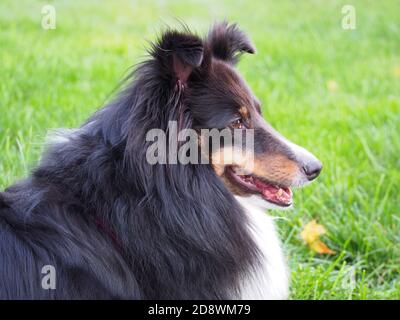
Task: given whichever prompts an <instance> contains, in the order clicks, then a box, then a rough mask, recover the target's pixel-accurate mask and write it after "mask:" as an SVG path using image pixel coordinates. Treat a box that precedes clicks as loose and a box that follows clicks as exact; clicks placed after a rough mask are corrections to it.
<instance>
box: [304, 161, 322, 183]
mask: <svg viewBox="0 0 400 320" xmlns="http://www.w3.org/2000/svg"><path fill="white" fill-rule="evenodd" d="M321 170H322V163H321V162H320V161H318V160H316V159H315V160H313V161H310V162H308V163H307V164H305V165H304V166H303V171H304V173H305V174H306V176H307V179H308V180H309V181H311V180H314V179H315V178H316V177H318V176H319V173H320V172H321Z"/></svg>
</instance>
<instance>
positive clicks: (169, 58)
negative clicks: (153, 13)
mask: <svg viewBox="0 0 400 320" xmlns="http://www.w3.org/2000/svg"><path fill="white" fill-rule="evenodd" d="M203 52H204V45H203V41H202V40H201V39H200V38H199V37H197V36H195V35H193V34H190V33H181V32H178V31H167V32H165V33H164V34H163V35H162V37H161V39H160V40H159V41H158V42H157V44H154V45H153V50H152V55H153V56H154V57H155V58H157V60H158V61H159V62H160V63H161V64H162V66H163V68H166V69H167V70H168V72H169V73H170V75H171V76H172V79H173V81H176V84H178V85H179V86H183V87H184V86H185V85H186V83H187V80H188V78H189V76H190V74H191V73H192V71H193V69H194V68H196V67H199V66H200V65H201V63H202V61H203Z"/></svg>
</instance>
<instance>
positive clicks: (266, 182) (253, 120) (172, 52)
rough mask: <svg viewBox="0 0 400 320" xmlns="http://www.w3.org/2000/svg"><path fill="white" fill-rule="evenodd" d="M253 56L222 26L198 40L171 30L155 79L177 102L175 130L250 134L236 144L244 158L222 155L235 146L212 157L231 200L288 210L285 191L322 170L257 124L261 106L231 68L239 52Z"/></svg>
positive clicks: (239, 35) (159, 48) (243, 40)
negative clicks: (248, 200) (163, 83)
mask: <svg viewBox="0 0 400 320" xmlns="http://www.w3.org/2000/svg"><path fill="white" fill-rule="evenodd" d="M254 52H255V48H254V46H253V44H252V43H251V41H250V40H249V38H248V37H247V36H246V35H245V34H244V33H243V32H242V31H240V30H239V29H238V28H237V27H236V26H235V25H228V24H227V23H222V24H217V25H215V26H214V27H213V28H212V29H211V31H210V32H209V34H208V36H207V37H206V38H205V39H204V40H203V39H200V38H198V37H197V36H194V35H192V34H190V33H186V32H185V33H180V32H172V31H169V32H167V33H165V34H164V36H163V37H162V38H161V40H160V42H159V43H158V44H157V45H155V46H154V52H153V56H154V57H155V58H156V59H157V61H158V62H159V63H161V65H160V70H161V71H160V74H162V76H163V77H164V78H165V81H167V82H168V83H169V85H170V88H171V90H172V91H173V92H174V94H175V95H179V97H180V98H179V99H180V102H179V108H178V109H179V110H178V111H177V113H178V114H177V119H178V123H180V125H179V126H180V127H182V126H183V127H190V128H194V129H196V130H201V129H218V130H223V129H227V130H230V131H231V132H233V131H235V132H236V131H239V132H240V134H241V136H242V137H243V136H246V135H248V134H252V135H253V139H252V141H253V142H252V143H248V142H247V139H246V143H244V142H240V146H241V147H242V149H243V150H242V151H243V152H239V153H237V152H236V153H235V152H234V154H233V155H231V156H226V155H227V152H226V151H227V149H229V150H236V149H235V148H234V147H232V146H233V145H234V143H233V144H227V143H223V144H221V145H220V147H218V148H216V149H212V152H211V153H210V159H211V164H212V166H213V168H214V170H215V172H216V173H217V175H219V176H220V177H221V178H222V180H223V181H224V183H225V184H226V186H227V187H228V188H229V189H230V190H231V191H232V193H234V194H235V195H240V196H245V197H248V196H252V195H258V196H259V198H260V199H262V200H264V201H263V202H264V203H265V204H266V205H267V206H268V205H269V206H270V207H279V208H283V207H289V206H290V205H291V204H292V191H291V187H294V186H295V187H299V186H302V185H304V184H306V183H307V182H309V181H311V180H314V179H315V178H316V177H317V176H318V175H319V173H320V171H321V169H322V165H321V163H320V161H319V160H318V159H317V158H316V157H315V156H313V155H312V154H311V153H310V152H308V151H307V150H305V149H304V148H302V147H299V146H297V145H295V144H293V143H291V142H290V141H288V140H287V139H285V138H284V137H283V136H282V135H280V134H279V133H278V132H277V131H275V130H274V129H273V128H272V127H271V126H270V125H269V124H268V123H267V122H266V121H265V120H264V118H263V117H262V115H261V103H260V102H259V101H258V100H257V98H256V97H255V96H254V94H253V93H252V91H251V90H250V88H249V87H248V85H247V84H246V82H245V81H244V80H243V78H242V77H241V76H240V75H239V74H238V72H237V71H236V69H235V65H236V63H237V62H238V58H239V56H240V55H241V54H242V53H251V54H252V53H254ZM255 72H256V70H255ZM232 136H234V137H236V138H235V139H236V140H238V139H237V136H235V135H232ZM235 139H233V140H235ZM242 140H243V139H242ZM199 143H200V145H201V144H203V145H207V144H209V143H210V141H207V140H205V139H204V137H202V139H200V140H199ZM221 154H223V155H224V156H221ZM221 159H223V160H222V161H221Z"/></svg>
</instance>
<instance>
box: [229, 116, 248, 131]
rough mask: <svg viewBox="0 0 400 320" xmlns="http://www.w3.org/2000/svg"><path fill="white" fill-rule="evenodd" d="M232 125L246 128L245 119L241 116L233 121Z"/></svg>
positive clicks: (236, 127) (235, 127)
mask: <svg viewBox="0 0 400 320" xmlns="http://www.w3.org/2000/svg"><path fill="white" fill-rule="evenodd" d="M231 126H232V127H233V128H234V129H244V128H245V125H244V123H243V120H242V119H241V118H239V119H237V120H235V121H233V122H232V124H231Z"/></svg>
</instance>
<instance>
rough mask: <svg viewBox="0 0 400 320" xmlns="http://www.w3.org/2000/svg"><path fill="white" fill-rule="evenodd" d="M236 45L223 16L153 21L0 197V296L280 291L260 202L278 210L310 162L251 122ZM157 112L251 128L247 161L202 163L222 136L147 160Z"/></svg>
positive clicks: (243, 46) (285, 280)
mask: <svg viewBox="0 0 400 320" xmlns="http://www.w3.org/2000/svg"><path fill="white" fill-rule="evenodd" d="M245 53H249V54H253V53H255V48H254V45H253V44H252V42H251V40H250V38H249V37H248V36H247V35H246V34H245V33H244V32H243V31H241V30H240V29H239V28H238V27H237V25H235V24H228V23H226V22H223V23H218V24H215V25H214V26H213V27H212V28H211V30H210V31H209V33H208V34H207V35H206V36H205V37H204V38H201V37H199V36H197V35H195V34H193V33H191V32H190V31H189V30H188V29H187V28H184V30H183V31H182V30H173V29H168V30H166V31H165V32H164V33H163V34H162V35H161V36H160V38H159V39H158V40H157V41H156V42H155V43H153V44H152V46H151V48H150V50H149V57H148V58H147V59H146V60H145V61H144V62H142V63H141V64H139V65H138V66H137V67H136V68H135V71H134V72H133V73H132V74H131V75H130V76H129V79H128V80H127V83H126V85H125V86H124V88H122V89H121V92H120V93H119V94H118V95H117V97H116V98H114V99H113V100H112V101H111V102H110V103H108V104H107V105H106V106H105V107H104V108H102V109H100V110H99V111H97V112H96V113H95V114H94V115H93V116H92V117H91V118H90V119H89V120H88V121H87V122H85V123H84V124H83V125H82V126H81V127H80V128H78V129H75V130H70V131H66V132H64V133H63V134H62V135H59V136H58V139H56V140H55V141H53V142H52V143H50V145H49V146H48V147H47V149H46V151H45V152H44V154H43V156H42V158H41V160H40V163H39V165H38V166H37V167H36V168H35V169H34V170H33V171H32V173H31V175H30V176H29V177H28V178H26V179H25V180H22V181H20V182H18V183H16V184H15V185H13V186H11V187H9V188H7V189H6V190H5V191H4V192H2V193H0V257H1V260H0V284H1V286H0V299H286V298H288V295H289V289H288V287H289V276H288V268H287V266H286V262H285V258H284V255H283V251H282V249H281V244H280V241H279V238H278V236H277V232H276V230H275V226H274V222H273V219H272V218H271V217H270V216H268V215H267V214H266V213H265V209H268V208H274V209H276V208H278V209H282V208H288V207H290V206H291V205H292V191H291V188H292V187H300V186H302V185H304V184H306V183H308V182H310V181H311V180H314V179H315V178H316V177H317V176H318V174H319V173H320V171H321V169H322V165H321V162H320V161H319V160H318V159H317V158H316V157H315V156H313V155H312V154H311V153H310V152H308V151H306V150H305V149H303V148H301V147H299V146H297V145H295V144H294V143H292V142H289V141H288V140H287V139H285V138H284V137H283V136H282V135H280V134H279V133H278V132H277V131H275V130H274V129H273V128H272V127H271V126H270V125H268V124H267V123H266V121H265V120H264V119H263V117H262V115H261V105H260V102H259V101H258V100H257V98H256V97H255V95H254V94H253V93H252V91H251V90H250V88H249V87H248V85H247V84H246V83H245V81H244V80H243V78H242V77H241V76H240V75H239V73H238V72H237V71H236V68H235V67H236V64H237V63H238V61H239V57H240V56H241V55H242V54H245ZM254 72H256V70H254ZM171 121H172V122H173V121H175V123H177V127H178V129H179V130H183V129H193V130H195V131H199V130H201V129H213V128H214V129H217V130H222V129H227V130H231V131H234V130H236V131H237V130H239V131H240V132H242V133H246V132H250V131H251V132H252V133H253V136H254V150H253V153H252V155H253V160H252V162H253V164H254V165H253V166H252V168H251V169H249V168H248V166H247V164H248V163H249V161H248V158H246V157H247V156H244V158H243V157H242V158H240V157H239V158H238V159H233V160H231V161H225V162H224V161H222V162H221V161H219V162H218V161H215V160H214V159H216V158H217V157H216V154H218V153H221V152H224V149H225V145H222V146H221V147H220V148H219V149H217V150H216V151H215V150H213V152H212V153H211V154H210V155H209V158H210V162H209V163H205V164H203V163H201V164H191V163H189V164H181V163H176V164H170V163H164V164H160V163H157V164H149V162H148V161H147V159H146V154H147V152H148V148H149V145H150V141H148V140H147V139H146V134H147V133H148V132H149V131H150V130H152V129H154V128H158V129H161V130H164V131H168V124H169V123H170V122H171ZM207 143H209V141H206V140H204V139H203V140H199V142H198V144H199V145H201V144H207ZM246 148H247V147H246ZM245 154H246V152H245ZM246 166H247V167H246ZM52 277H53V278H52Z"/></svg>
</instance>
